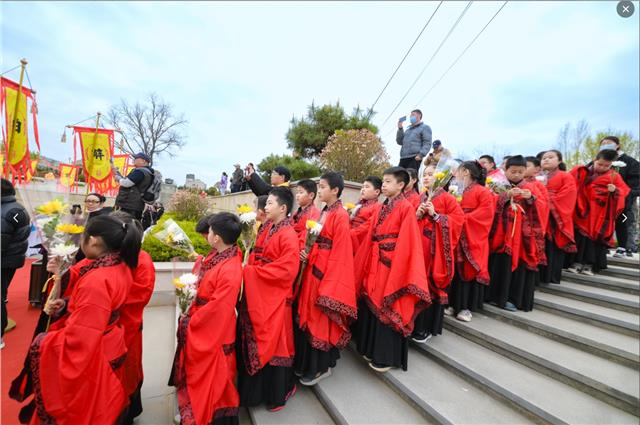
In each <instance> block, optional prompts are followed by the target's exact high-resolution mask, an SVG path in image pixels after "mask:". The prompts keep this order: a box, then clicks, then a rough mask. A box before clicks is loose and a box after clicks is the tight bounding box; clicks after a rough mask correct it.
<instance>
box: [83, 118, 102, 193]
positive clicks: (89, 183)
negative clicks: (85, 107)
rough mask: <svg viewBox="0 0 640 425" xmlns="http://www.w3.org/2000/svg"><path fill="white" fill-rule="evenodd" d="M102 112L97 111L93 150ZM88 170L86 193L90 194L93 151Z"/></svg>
mask: <svg viewBox="0 0 640 425" xmlns="http://www.w3.org/2000/svg"><path fill="white" fill-rule="evenodd" d="M101 115H102V114H101V113H100V112H98V113H96V131H95V133H93V144H92V145H91V147H92V150H95V148H96V140H97V139H98V128H100V116H101ZM87 171H89V172H88V173H87V174H88V175H87V176H86V177H87V181H86V186H87V192H86V195H88V194H89V188H91V172H92V171H93V152H91V155H90V156H89V166H88V167H87Z"/></svg>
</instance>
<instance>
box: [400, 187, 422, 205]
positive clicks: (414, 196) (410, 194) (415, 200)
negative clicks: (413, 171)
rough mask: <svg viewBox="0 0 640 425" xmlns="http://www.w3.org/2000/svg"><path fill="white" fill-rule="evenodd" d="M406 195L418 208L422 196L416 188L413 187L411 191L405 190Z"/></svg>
mask: <svg viewBox="0 0 640 425" xmlns="http://www.w3.org/2000/svg"><path fill="white" fill-rule="evenodd" d="M404 196H405V197H406V198H407V201H409V203H410V204H411V205H413V208H415V209H416V210H417V209H418V207H419V206H420V200H421V198H422V197H421V196H420V194H419V193H418V192H416V191H415V190H414V189H411V190H410V191H408V192H405V193H404Z"/></svg>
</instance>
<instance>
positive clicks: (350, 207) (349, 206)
mask: <svg viewBox="0 0 640 425" xmlns="http://www.w3.org/2000/svg"><path fill="white" fill-rule="evenodd" d="M356 208H357V207H356V204H354V203H353V202H347V203H346V204H344V209H345V210H347V212H348V213H349V215H352V214H353V213H354V210H355V209H356Z"/></svg>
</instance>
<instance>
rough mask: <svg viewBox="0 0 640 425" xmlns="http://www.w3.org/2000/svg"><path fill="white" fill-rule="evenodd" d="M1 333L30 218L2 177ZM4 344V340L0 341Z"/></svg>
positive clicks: (25, 249) (7, 182)
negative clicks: (12, 281)
mask: <svg viewBox="0 0 640 425" xmlns="http://www.w3.org/2000/svg"><path fill="white" fill-rule="evenodd" d="M1 210H2V211H1V212H2V330H1V331H2V335H4V329H5V328H6V327H7V323H8V322H9V319H8V317H7V306H6V302H7V292H8V290H9V285H10V284H11V280H12V279H13V276H14V275H15V274H16V270H18V269H19V268H20V267H22V266H23V265H24V261H25V257H26V256H25V253H26V252H27V248H28V246H29V242H28V241H27V239H29V234H30V233H31V220H29V214H28V213H27V210H25V209H24V207H23V206H22V205H20V204H19V203H18V202H17V201H16V190H15V188H14V187H13V184H11V182H10V181H9V180H6V179H2V209H1ZM1 344H2V345H3V346H4V342H2V343H1Z"/></svg>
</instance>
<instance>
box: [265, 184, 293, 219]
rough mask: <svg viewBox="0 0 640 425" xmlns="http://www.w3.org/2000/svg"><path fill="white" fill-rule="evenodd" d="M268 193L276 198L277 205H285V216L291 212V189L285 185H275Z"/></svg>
mask: <svg viewBox="0 0 640 425" xmlns="http://www.w3.org/2000/svg"><path fill="white" fill-rule="evenodd" d="M269 195H273V196H274V197H275V198H276V199H277V201H278V205H280V206H282V205H285V206H286V207H287V216H288V215H289V214H290V213H291V209H292V208H293V192H291V189H289V188H288V187H285V186H277V187H274V188H273V189H271V190H270V191H269Z"/></svg>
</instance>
